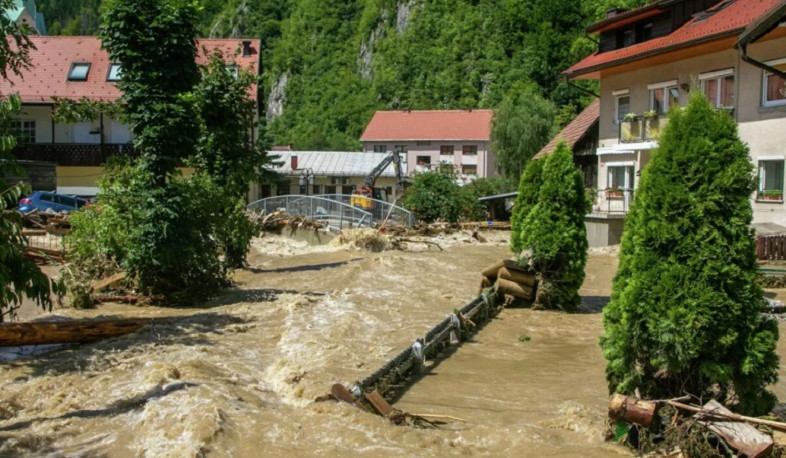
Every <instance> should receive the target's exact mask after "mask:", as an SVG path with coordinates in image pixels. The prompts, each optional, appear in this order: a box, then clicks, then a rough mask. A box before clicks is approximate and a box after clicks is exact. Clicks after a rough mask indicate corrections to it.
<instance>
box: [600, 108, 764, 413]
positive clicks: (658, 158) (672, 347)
mask: <svg viewBox="0 0 786 458" xmlns="http://www.w3.org/2000/svg"><path fill="white" fill-rule="evenodd" d="M754 183H755V181H754V177H753V166H752V165H751V162H750V160H749V158H748V150H747V148H746V146H745V145H744V144H743V143H742V142H741V141H740V140H739V138H738V136H737V129H736V126H735V124H734V121H733V120H732V119H731V118H730V117H729V116H728V115H727V114H725V113H721V112H718V111H716V110H714V109H713V108H712V107H711V106H710V104H709V103H708V102H707V101H706V100H705V99H704V98H703V97H702V96H701V95H699V94H697V95H695V96H693V97H691V100H690V102H689V104H688V106H687V108H686V109H684V110H675V111H673V112H672V113H671V115H670V120H669V124H668V127H667V128H666V129H665V131H664V132H663V135H662V137H661V141H660V147H659V148H658V149H657V150H656V151H655V152H654V153H653V157H652V161H651V162H650V164H649V165H648V166H647V168H646V169H645V170H644V173H643V174H642V177H641V183H640V185H639V188H638V189H637V191H636V197H635V201H634V203H633V205H632V207H631V211H630V213H629V214H628V217H627V219H626V221H625V232H624V234H623V238H622V251H621V255H620V266H619V270H618V271H617V276H616V277H615V279H614V284H613V290H612V297H611V303H610V304H609V305H608V306H607V307H606V309H605V310H604V317H603V318H604V326H605V333H604V335H603V337H602V338H601V346H602V347H603V353H604V356H605V357H606V359H607V360H608V366H607V368H606V376H607V378H608V381H609V389H610V391H612V392H621V393H626V394H632V393H633V392H634V390H635V389H636V388H638V389H639V390H640V391H641V394H642V395H643V396H645V397H647V398H668V397H672V396H681V395H684V394H685V393H690V394H694V395H697V396H700V397H702V399H705V400H706V399H709V398H717V399H719V400H720V401H721V402H725V403H728V404H731V405H734V406H735V407H736V409H737V410H738V411H740V412H744V413H748V414H757V415H758V414H761V413H764V412H767V411H768V409H770V408H771V407H772V406H773V402H774V400H775V398H774V396H773V395H772V394H771V393H770V392H768V391H767V386H768V385H770V384H771V383H773V382H775V380H776V379H777V368H778V356H776V354H775V346H776V343H777V339H778V328H777V326H776V325H775V323H774V322H773V321H772V320H770V319H767V318H764V317H762V315H761V312H762V310H763V307H764V305H765V302H764V298H763V295H762V291H761V289H760V288H759V287H758V286H757V285H756V283H754V276H755V273H756V255H755V251H754V239H753V234H752V232H751V229H750V228H749V225H750V223H751V217H752V211H751V204H750V196H751V193H752V192H753V190H754V189H755V188H754Z"/></svg>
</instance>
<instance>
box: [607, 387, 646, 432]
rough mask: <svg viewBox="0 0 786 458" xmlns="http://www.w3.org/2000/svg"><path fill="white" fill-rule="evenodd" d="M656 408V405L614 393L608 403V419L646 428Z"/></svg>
mask: <svg viewBox="0 0 786 458" xmlns="http://www.w3.org/2000/svg"><path fill="white" fill-rule="evenodd" d="M657 407H658V405H657V404H656V403H654V402H651V401H643V400H641V399H636V398H632V397H630V396H625V395H622V394H619V393H614V395H613V396H612V397H611V402H609V417H610V418H613V419H615V420H622V421H627V422H629V423H636V424H637V425H641V426H644V427H647V426H649V425H650V424H651V423H652V417H653V416H654V415H655V410H657Z"/></svg>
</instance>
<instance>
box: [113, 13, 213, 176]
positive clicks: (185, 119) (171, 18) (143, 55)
mask: <svg viewBox="0 0 786 458" xmlns="http://www.w3.org/2000/svg"><path fill="white" fill-rule="evenodd" d="M106 6H107V10H106V13H105V15H104V16H103V19H102V20H103V23H102V26H101V30H100V37H101V40H102V45H103V47H104V48H105V49H107V50H108V52H109V58H110V59H111V60H113V61H115V62H122V64H123V77H122V78H121V79H120V81H119V82H118V83H117V86H118V88H120V90H121V91H122V92H123V96H122V97H121V101H122V102H123V104H124V108H125V112H126V119H127V120H128V122H129V123H130V124H131V129H132V131H133V132H134V136H135V139H134V147H135V148H136V150H137V151H139V153H140V162H139V166H140V167H141V168H142V169H144V170H146V171H148V172H149V176H150V178H151V180H152V181H151V183H153V184H155V185H156V186H162V185H163V184H164V183H165V181H166V179H167V177H169V176H170V175H171V174H172V173H173V172H174V170H175V167H176V166H177V165H180V164H181V163H182V161H183V159H184V158H186V157H188V156H189V155H190V154H192V152H193V150H194V144H195V139H196V138H197V137H198V135H199V127H198V121H197V118H196V117H194V115H193V114H194V107H193V99H192V95H191V91H192V90H193V88H194V85H195V84H196V83H197V82H198V81H199V78H200V74H199V69H198V67H197V65H196V62H195V59H196V53H197V50H196V28H195V22H196V15H197V13H196V8H195V6H194V4H192V3H188V2H184V1H180V0H109V2H108V3H107V5H106Z"/></svg>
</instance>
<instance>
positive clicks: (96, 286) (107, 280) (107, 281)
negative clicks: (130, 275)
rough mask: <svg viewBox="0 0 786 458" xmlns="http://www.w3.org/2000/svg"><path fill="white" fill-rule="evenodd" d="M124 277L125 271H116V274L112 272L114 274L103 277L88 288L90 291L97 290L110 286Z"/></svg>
mask: <svg viewBox="0 0 786 458" xmlns="http://www.w3.org/2000/svg"><path fill="white" fill-rule="evenodd" d="M125 278H126V273H125V272H120V273H116V274H114V275H112V276H110V277H107V278H105V279H103V280H101V281H99V282H97V283H95V284H94V285H93V286H91V287H90V290H91V291H98V290H100V289H102V288H106V287H107V286H111V285H113V284H115V283H117V282H119V281H121V280H124V279H125Z"/></svg>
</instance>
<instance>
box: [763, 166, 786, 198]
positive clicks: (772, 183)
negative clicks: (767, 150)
mask: <svg viewBox="0 0 786 458" xmlns="http://www.w3.org/2000/svg"><path fill="white" fill-rule="evenodd" d="M783 170H784V160H783V159H782V158H773V159H761V160H759V193H758V196H757V198H758V199H768V200H783Z"/></svg>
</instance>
